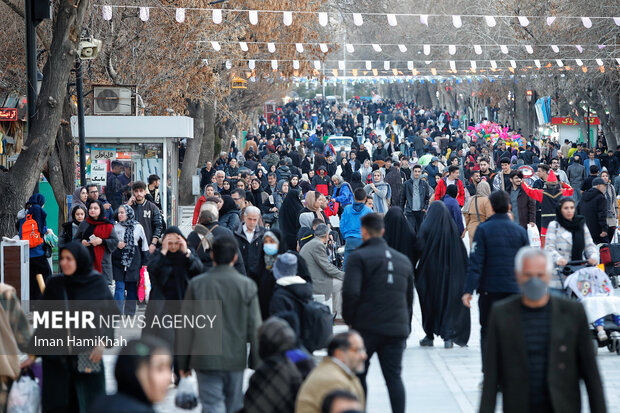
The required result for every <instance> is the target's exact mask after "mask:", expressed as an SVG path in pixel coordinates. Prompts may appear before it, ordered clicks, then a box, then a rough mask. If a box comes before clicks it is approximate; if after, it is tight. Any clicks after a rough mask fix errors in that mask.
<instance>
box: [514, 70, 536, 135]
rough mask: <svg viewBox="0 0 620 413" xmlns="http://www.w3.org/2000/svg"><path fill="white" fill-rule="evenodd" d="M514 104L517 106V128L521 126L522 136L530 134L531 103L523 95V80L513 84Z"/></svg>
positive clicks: (531, 125) (531, 128)
mask: <svg viewBox="0 0 620 413" xmlns="http://www.w3.org/2000/svg"><path fill="white" fill-rule="evenodd" d="M515 106H516V108H517V113H516V120H517V121H516V125H515V127H516V128H517V130H519V128H521V135H522V136H525V137H527V136H529V135H530V134H532V130H533V123H532V119H531V112H532V108H531V103H530V102H528V101H527V98H526V97H525V87H524V85H523V82H517V84H515Z"/></svg>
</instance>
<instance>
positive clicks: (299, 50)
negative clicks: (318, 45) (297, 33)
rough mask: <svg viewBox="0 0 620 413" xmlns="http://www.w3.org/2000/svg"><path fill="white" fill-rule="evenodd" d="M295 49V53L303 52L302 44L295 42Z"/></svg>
mask: <svg viewBox="0 0 620 413" xmlns="http://www.w3.org/2000/svg"><path fill="white" fill-rule="evenodd" d="M295 50H297V53H303V52H304V45H303V44H301V43H295Z"/></svg>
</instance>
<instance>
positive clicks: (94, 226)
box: [82, 212, 133, 272]
mask: <svg viewBox="0 0 620 413" xmlns="http://www.w3.org/2000/svg"><path fill="white" fill-rule="evenodd" d="M101 214H102V215H103V214H104V212H102V213H101ZM99 218H101V216H100V217H99ZM86 222H88V224H89V225H88V229H87V230H86V231H85V232H84V235H83V236H82V239H86V240H87V239H89V238H90V236H91V235H94V236H96V237H98V238H101V239H102V240H105V239H108V238H110V234H111V233H112V229H114V226H113V225H112V224H111V223H110V222H109V221H108V220H106V219H98V220H94V219H92V218H91V217H86ZM132 234H133V231H132ZM91 248H92V251H93V254H94V258H95V259H94V260H93V268H94V269H95V271H98V272H102V266H101V261H102V260H103V254H104V253H105V245H104V244H103V243H102V244H101V245H96V246H95V245H92V246H91Z"/></svg>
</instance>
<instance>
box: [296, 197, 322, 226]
mask: <svg viewBox="0 0 620 413" xmlns="http://www.w3.org/2000/svg"><path fill="white" fill-rule="evenodd" d="M322 196H324V195H323V194H321V193H320V192H317V191H310V192H308V193H307V194H306V198H305V199H304V204H305V207H304V208H303V209H302V210H301V212H300V214H299V215H301V214H305V213H307V212H311V213H312V214H314V218H318V219H320V220H321V221H323V222H324V223H326V224H329V219H328V218H327V215H325V212H324V211H323V210H322V209H321V202H320V198H321V197H322Z"/></svg>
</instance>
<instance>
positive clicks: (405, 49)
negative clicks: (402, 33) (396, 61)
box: [398, 44, 407, 53]
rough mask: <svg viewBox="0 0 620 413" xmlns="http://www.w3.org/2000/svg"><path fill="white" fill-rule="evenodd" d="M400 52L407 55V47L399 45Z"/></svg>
mask: <svg viewBox="0 0 620 413" xmlns="http://www.w3.org/2000/svg"><path fill="white" fill-rule="evenodd" d="M398 50H400V52H401V53H405V52H406V51H407V46H405V45H404V44H399V45H398Z"/></svg>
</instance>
